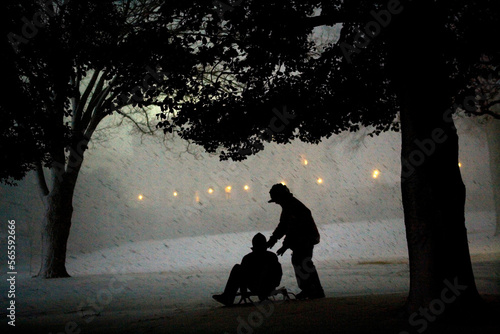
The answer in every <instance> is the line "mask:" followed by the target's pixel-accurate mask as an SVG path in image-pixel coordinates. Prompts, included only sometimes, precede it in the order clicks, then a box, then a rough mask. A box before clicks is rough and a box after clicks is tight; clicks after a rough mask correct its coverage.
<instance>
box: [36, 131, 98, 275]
mask: <svg viewBox="0 0 500 334" xmlns="http://www.w3.org/2000/svg"><path fill="white" fill-rule="evenodd" d="M87 142H88V141H85V142H84V144H85V145H82V144H81V142H80V143H79V146H75V147H73V148H72V149H71V153H70V157H69V161H68V162H67V164H66V165H65V164H62V163H60V162H54V163H53V166H52V168H51V171H52V176H53V186H52V189H51V190H50V191H49V189H48V187H47V186H46V183H45V177H44V175H43V171H41V170H40V171H39V172H38V178H39V184H40V187H41V188H42V194H44V195H43V196H42V200H43V202H44V204H45V216H44V219H43V225H42V253H41V256H42V262H41V266H40V270H39V272H38V274H37V275H36V277H40V278H59V277H69V276H70V275H69V274H68V272H67V270H66V247H67V243H68V238H69V232H70V229H71V217H72V215H73V194H74V190H75V186H76V181H77V178H78V174H79V172H80V168H81V166H82V162H83V151H84V150H85V148H86V143H87ZM78 147H83V148H81V149H80V151H77V148H78ZM62 161H64V159H63V160H62ZM40 168H41V166H40ZM44 188H45V189H44Z"/></svg>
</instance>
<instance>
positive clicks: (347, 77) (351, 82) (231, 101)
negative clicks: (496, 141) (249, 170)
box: [159, 0, 500, 160]
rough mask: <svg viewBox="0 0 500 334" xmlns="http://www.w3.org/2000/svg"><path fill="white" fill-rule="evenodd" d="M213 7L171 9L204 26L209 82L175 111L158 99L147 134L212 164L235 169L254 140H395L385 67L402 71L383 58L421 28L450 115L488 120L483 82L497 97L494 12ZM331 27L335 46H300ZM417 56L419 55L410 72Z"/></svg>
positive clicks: (314, 3)
mask: <svg viewBox="0 0 500 334" xmlns="http://www.w3.org/2000/svg"><path fill="white" fill-rule="evenodd" d="M214 3H215V4H218V5H219V6H218V7H217V8H216V9H215V10H214V8H213V6H209V5H207V2H206V1H193V2H191V3H189V4H187V3H186V4H185V8H183V10H184V11H185V13H186V15H187V17H189V18H190V19H191V20H193V21H196V20H203V22H204V30H205V32H206V39H204V40H203V42H202V45H201V48H204V49H206V50H209V53H210V54H213V55H214V57H215V58H214V59H215V62H213V63H210V62H207V63H206V64H205V67H204V70H205V71H206V72H208V73H210V72H211V71H213V72H214V76H215V78H216V79H215V80H212V81H210V82H206V81H205V82H203V83H202V82H200V83H199V85H198V91H197V92H196V94H194V95H193V96H191V97H190V98H185V99H184V102H183V104H182V105H181V107H180V108H179V109H175V108H174V103H175V102H176V101H170V100H169V99H166V100H165V101H164V102H165V103H164V106H163V107H164V113H163V114H162V115H160V117H161V122H160V124H159V126H160V127H164V128H165V131H172V130H173V129H176V128H177V129H179V133H180V135H181V136H182V137H184V138H186V139H189V140H192V141H194V142H196V143H198V144H200V145H203V146H204V147H205V149H207V150H208V151H210V152H216V151H217V150H218V149H219V148H221V147H222V148H223V151H222V152H220V153H221V159H234V160H242V159H245V158H246V156H247V155H249V154H254V153H256V152H258V151H260V150H261V149H263V145H262V143H263V142H266V141H267V142H269V141H275V142H277V143H289V142H290V141H291V140H293V139H295V138H298V139H300V140H303V141H306V142H310V143H318V142H319V141H321V139H322V138H324V137H329V136H331V135H333V134H337V133H339V132H341V131H355V130H357V129H359V127H365V126H369V127H371V128H372V129H373V132H372V134H378V133H380V132H382V131H388V130H396V131H397V130H398V128H399V123H398V119H397V117H398V112H399V108H400V107H399V102H398V94H399V91H398V87H397V86H396V84H395V80H394V79H395V78H397V77H398V75H403V74H400V73H398V70H397V69H396V68H395V67H394V66H391V64H395V63H398V64H401V63H403V64H404V66H407V67H408V68H411V67H412V66H414V64H412V63H411V61H410V60H406V59H395V58H396V57H398V54H399V53H398V52H397V48H398V45H401V46H400V47H404V45H406V43H411V41H408V39H411V38H412V36H414V34H415V33H417V34H418V32H419V31H420V30H424V29H422V28H424V27H425V30H427V31H428V30H429V29H432V31H433V32H434V33H435V36H434V38H433V40H432V41H431V40H429V43H428V45H426V46H425V47H426V48H429V50H431V49H432V50H433V52H429V55H431V54H432V55H435V54H436V52H437V53H438V54H439V56H440V57H442V59H443V60H444V63H445V64H446V65H445V66H446V69H445V72H446V74H447V76H448V77H449V85H448V86H447V87H442V94H445V95H446V96H449V100H450V101H451V104H453V103H455V102H456V103H459V102H461V101H464V99H465V100H467V98H468V97H472V98H470V99H468V100H467V101H469V102H470V104H471V105H469V106H467V108H466V110H467V111H468V112H469V113H470V114H491V115H493V116H494V117H496V118H498V114H495V113H494V112H492V110H491V107H492V106H493V105H494V104H496V103H498V101H495V102H492V100H491V97H492V96H490V95H491V94H490V95H488V97H489V98H488V99H487V98H484V96H485V94H486V93H484V92H481V91H480V90H479V88H480V86H481V85H483V88H484V83H485V82H487V83H489V86H488V87H487V88H489V89H490V90H492V91H494V92H498V89H497V88H496V87H498V86H495V85H494V84H495V82H496V81H497V80H498V74H499V67H498V65H499V59H500V58H499V44H498V43H497V40H498V36H500V22H499V21H500V19H499V16H498V13H500V10H499V9H500V8H499V6H500V4H499V3H498V1H494V0H491V1H488V0H485V1H460V0H459V1H430V0H429V1H405V0H402V1H396V0H390V1H387V0H385V1H364V0H357V1H321V0H311V1H293V0H292V1H290V0H277V1H265V0H243V1H233V2H231V3H230V4H225V3H223V2H218V1H216V2H214ZM408 14H412V15H420V16H421V24H422V26H420V27H419V26H415V27H405V26H404V21H405V17H406V15H408ZM334 25H338V27H339V30H340V34H339V37H338V39H337V40H334V41H328V45H326V46H324V45H323V46H322V47H321V48H318V46H317V45H316V44H315V43H314V42H313V41H312V40H311V38H310V37H311V35H312V34H313V29H314V28H315V27H320V26H334ZM402 27H404V28H402ZM409 32H411V33H409ZM436 41H438V42H436ZM425 57H426V52H425V51H424V52H422V61H427V60H426V59H424V58H425ZM429 57H430V56H429ZM405 62H406V63H405ZM409 73H411V72H409ZM480 78H482V80H480ZM485 79H489V80H486V81H485ZM428 80H429V82H432V80H433V79H432V78H428ZM490 93H491V92H490ZM422 98H423V99H425V96H423V97H422ZM451 104H450V107H452V105H451ZM462 107H463V106H462Z"/></svg>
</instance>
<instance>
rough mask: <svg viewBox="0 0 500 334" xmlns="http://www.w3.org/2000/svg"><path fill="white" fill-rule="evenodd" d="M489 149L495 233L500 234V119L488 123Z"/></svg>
mask: <svg viewBox="0 0 500 334" xmlns="http://www.w3.org/2000/svg"><path fill="white" fill-rule="evenodd" d="M486 126H487V129H486V135H487V138H488V149H489V152H490V171H491V180H492V185H493V199H494V204H495V218H496V228H495V235H500V120H496V119H491V120H490V121H489V122H488V124H487V125H486Z"/></svg>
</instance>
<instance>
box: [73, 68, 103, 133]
mask: <svg viewBox="0 0 500 334" xmlns="http://www.w3.org/2000/svg"><path fill="white" fill-rule="evenodd" d="M99 73H101V70H95V72H94V74H92V78H91V79H90V82H89V83H88V84H87V88H86V89H85V92H84V93H83V95H82V98H81V99H80V101H79V103H78V108H77V109H76V112H75V113H74V114H73V129H75V130H80V127H81V123H82V118H83V117H82V116H81V115H82V113H83V110H84V109H85V105H86V104H87V100H88V98H89V96H90V93H91V92H92V89H93V88H94V85H95V82H96V81H97V78H98V77H99ZM83 127H85V126H83Z"/></svg>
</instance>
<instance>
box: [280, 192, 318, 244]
mask: <svg viewBox="0 0 500 334" xmlns="http://www.w3.org/2000/svg"><path fill="white" fill-rule="evenodd" d="M283 236H285V240H284V241H283V246H285V247H286V248H290V249H292V250H293V249H297V248H302V247H312V246H314V245H316V244H318V243H319V240H320V236H319V232H318V228H317V226H316V223H315V222H314V219H313V217H312V214H311V210H309V209H308V208H307V207H306V206H305V205H304V204H303V203H302V202H301V201H299V200H298V199H296V198H295V197H292V198H291V199H290V200H289V201H288V202H287V203H286V204H285V205H283V210H282V211H281V216H280V222H279V224H278V226H277V227H276V229H275V230H274V232H273V234H272V236H271V238H273V239H275V240H279V239H281V238H282V237H283Z"/></svg>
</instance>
